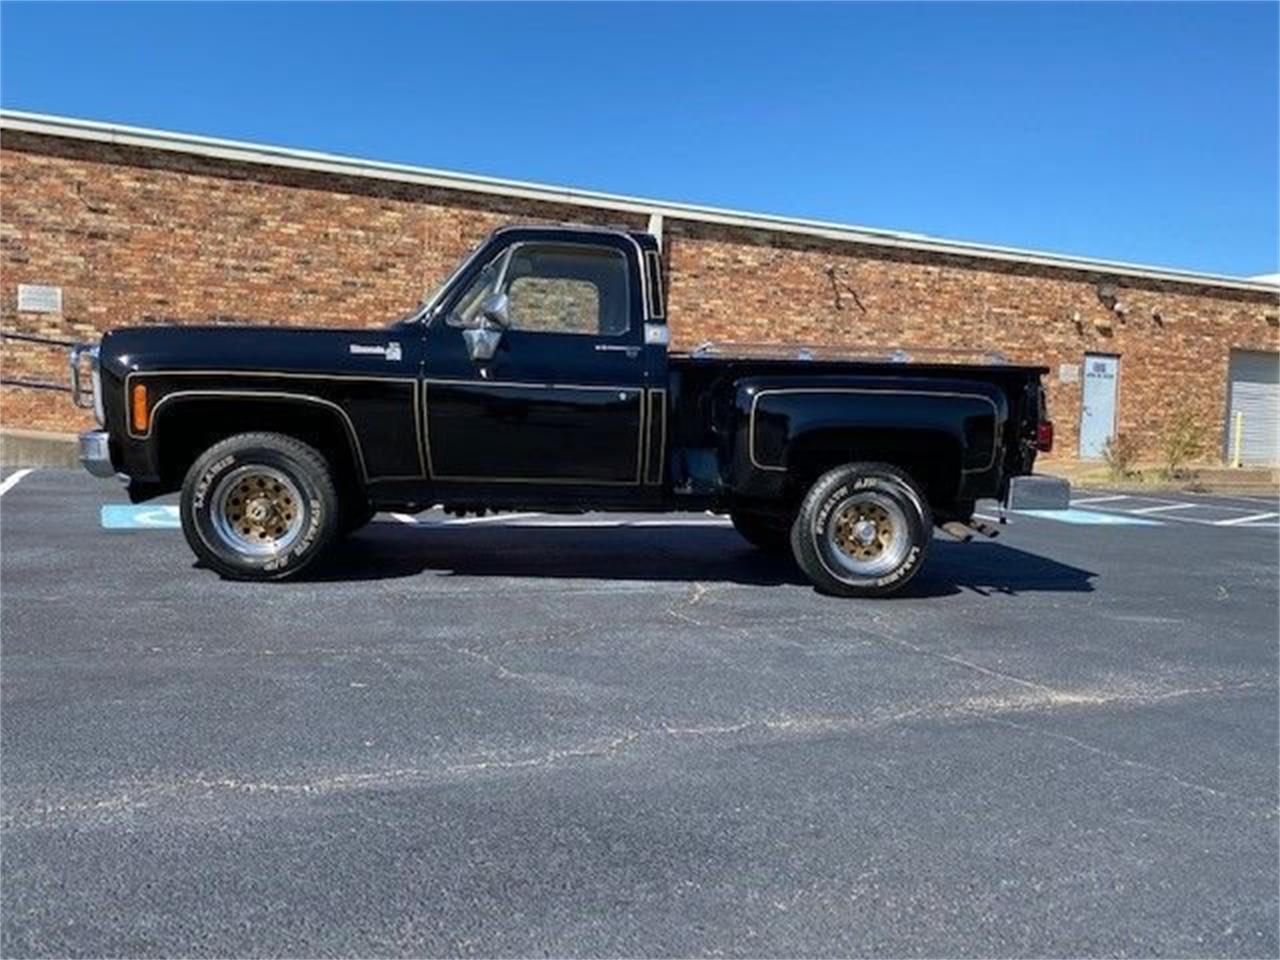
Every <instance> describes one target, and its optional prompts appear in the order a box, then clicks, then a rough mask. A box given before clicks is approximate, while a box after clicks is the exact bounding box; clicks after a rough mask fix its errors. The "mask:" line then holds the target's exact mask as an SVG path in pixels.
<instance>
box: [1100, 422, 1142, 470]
mask: <svg viewBox="0 0 1280 960" xmlns="http://www.w3.org/2000/svg"><path fill="white" fill-rule="evenodd" d="M1102 459H1103V460H1105V461H1106V464H1107V474H1108V475H1109V476H1110V477H1111V479H1112V480H1123V479H1125V478H1126V477H1130V476H1132V475H1133V465H1134V463H1135V462H1136V461H1137V459H1138V443H1137V441H1136V440H1134V439H1133V437H1131V436H1130V435H1129V434H1126V433H1117V434H1114V435H1113V436H1111V437H1110V438H1109V439H1108V440H1107V445H1106V446H1105V447H1103V448H1102Z"/></svg>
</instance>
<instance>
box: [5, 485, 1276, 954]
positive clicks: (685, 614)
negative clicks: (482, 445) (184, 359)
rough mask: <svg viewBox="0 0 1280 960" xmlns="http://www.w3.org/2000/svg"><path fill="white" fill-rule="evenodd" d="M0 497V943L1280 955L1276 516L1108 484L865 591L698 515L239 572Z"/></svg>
mask: <svg viewBox="0 0 1280 960" xmlns="http://www.w3.org/2000/svg"><path fill="white" fill-rule="evenodd" d="M10 479H11V476H10ZM0 486H3V487H7V489H4V490H3V499H2V500H0V549H2V553H3V557H2V561H0V562H2V567H0V576H2V589H3V609H2V613H0V630H2V634H3V636H2V647H0V711H2V713H0V717H2V723H0V762H2V767H3V776H2V782H0V808H2V810H0V841H2V844H0V845H2V850H3V873H2V875H0V914H2V917H0V953H3V955H4V956H6V957H19V956H32V955H41V956H51V955H67V956H89V955H93V956H101V955H108V956H113V955H132V956H172V955H184V956H213V955H289V956H330V955H337V954H358V955H368V956H374V955H377V956H381V955H407V954H418V955H421V954H432V955H439V954H448V955H483V956H499V955H503V956H506V955H521V956H529V955H542V954H552V955H593V956H596V955H645V956H658V955H662V956H669V955H734V956H769V955H812V956H834V955H852V954H858V955H894V956H926V955H933V956H944V955H945V956H956V955H988V956H1003V955H1104V954H1105V955H1108V956H1139V955H1141V956H1150V955H1162V956H1257V957H1269V956H1275V955H1277V953H1280V937H1278V936H1277V919H1278V913H1277V911H1278V907H1280V904H1278V893H1277V890H1278V888H1280V869H1278V866H1277V842H1278V837H1277V811H1278V802H1280V798H1278V783H1277V750H1278V746H1280V745H1278V743H1277V739H1278V729H1280V708H1278V697H1277V652H1278V651H1277V647H1278V640H1277V632H1278V630H1277V600H1278V598H1277V576H1278V574H1277V549H1278V541H1277V526H1276V519H1277V518H1276V516H1275V514H1276V512H1277V511H1278V510H1280V508H1278V507H1277V506H1276V505H1275V503H1274V502H1269V501H1266V500H1265V499H1263V500H1251V499H1230V498H1213V497H1181V496H1168V497H1165V496H1159V497H1153V498H1146V499H1138V500H1135V499H1134V498H1125V497H1124V496H1123V495H1117V494H1114V493H1110V492H1107V491H1090V492H1088V493H1081V494H1078V495H1077V498H1076V503H1075V504H1074V505H1073V509H1072V511H1069V512H1068V514H1069V515H1070V516H1071V517H1072V518H1070V519H1069V518H1067V515H1064V516H1063V517H1060V518H1058V519H1051V518H1047V517H1044V516H1016V517H1014V519H1013V522H1012V523H1011V524H1010V525H1009V526H1008V527H1007V528H1005V530H1004V533H1003V535H1002V536H1001V537H1000V539H998V540H996V541H994V542H981V543H970V544H956V543H951V542H948V541H945V540H942V539H938V540H935V543H934V545H933V548H932V555H931V557H930V560H929V562H928V564H927V566H926V568H925V569H924V570H923V572H922V573H921V574H920V575H919V577H918V578H917V579H916V580H915V581H914V582H913V583H912V584H911V586H910V589H909V591H908V593H907V594H906V595H905V596H902V597H899V598H895V599H891V600H883V601H862V602H860V601H847V600H835V599H829V598H826V597H822V596H819V595H817V594H815V593H814V592H813V591H812V590H811V589H810V588H809V587H808V586H807V585H806V584H805V583H804V582H803V581H802V579H801V577H800V576H799V574H798V573H797V572H796V571H795V570H794V569H793V568H792V566H791V564H789V563H787V562H783V561H780V560H773V559H769V558H767V557H764V556H762V555H760V554H758V553H756V552H755V551H753V550H752V549H751V548H749V547H748V546H747V545H746V544H745V543H744V542H742V541H741V540H739V538H738V537H737V535H736V534H735V533H734V532H733V530H732V529H731V528H728V527H727V526H725V524H724V523H723V521H721V520H720V519H718V518H715V517H709V516H706V515H681V516H674V517H662V516H635V517H615V516H588V517H581V518H575V517H545V516H540V515H525V516H516V517H500V518H496V519H495V518H485V519H484V520H481V521H476V520H469V521H463V522H457V521H455V522H449V521H446V520H445V519H444V518H442V517H440V516H438V515H424V516H423V517H421V518H416V519H415V518H408V517H400V518H397V517H393V516H385V517H380V518H378V520H377V521H375V522H374V523H373V524H372V525H370V526H369V527H368V528H366V529H365V530H364V531H362V532H360V533H359V534H358V535H356V536H355V537H354V538H352V539H351V540H350V541H349V542H348V543H347V544H346V545H345V547H344V548H343V549H342V551H341V552H340V554H339V555H337V556H335V557H334V558H333V559H332V560H331V561H329V562H327V563H326V564H325V565H324V566H323V567H321V568H320V569H319V570H317V571H316V572H315V573H314V575H312V576H310V577H309V578H308V579H307V580H305V581H303V582H296V583H286V584H270V585H247V584H236V583H229V582H223V581H220V580H219V579H218V578H217V577H215V576H213V575H212V574H211V573H209V572H208V571H206V570H202V569H198V568H196V567H194V566H193V561H192V558H191V556H190V554H189V553H188V551H187V548H186V545H185V543H184V542H183V540H182V536H181V533H180V532H179V531H177V530H175V529H172V523H167V522H166V515H167V513H168V511H166V510H165V508H164V507H163V506H160V507H158V508H157V507H154V506H152V507H149V508H148V509H149V511H150V512H147V513H143V514H138V513H136V512H135V513H128V512H124V513H121V512H120V511H115V512H113V511H107V512H106V513H103V511H102V506H103V504H104V503H107V502H113V503H123V498H122V496H121V495H120V492H119V490H118V488H116V487H114V486H113V485H112V484H111V483H110V482H108V481H95V480H93V479H91V478H89V477H87V476H84V475H82V474H80V473H78V472H70V471H67V472H59V471H38V472H34V473H31V474H29V475H26V476H23V477H21V478H20V479H19V480H18V481H16V482H14V483H9V480H8V479H6V480H5V481H4V482H3V483H0ZM1117 496H1118V497H1119V498H1118V499H1111V500H1107V499H1092V498H1106V497H1117ZM1090 500H1091V502H1085V501H1090ZM1147 500H1155V501H1158V502H1150V503H1149V502H1147ZM1173 503H1180V504H1187V505H1186V506H1180V507H1176V508H1174V509H1165V510H1149V509H1146V508H1148V507H1158V506H1162V505H1164V506H1169V505H1171V504H1173ZM1098 517H1104V518H1110V519H1101V520H1099V519H1097V518H1098ZM1226 521H1232V522H1226ZM104 523H106V524H107V525H109V526H113V527H116V528H113V529H104Z"/></svg>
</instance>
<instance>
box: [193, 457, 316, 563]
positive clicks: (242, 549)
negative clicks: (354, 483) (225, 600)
mask: <svg viewBox="0 0 1280 960" xmlns="http://www.w3.org/2000/svg"><path fill="white" fill-rule="evenodd" d="M181 515H182V532H183V534H184V535H185V536H186V538H187V543H188V544H189V545H190V546H191V549H192V551H194V552H195V554H196V556H197V557H198V558H199V559H200V560H202V561H203V562H204V563H205V564H206V565H207V566H209V567H211V568H212V569H214V570H216V571H217V572H218V573H220V574H222V576H224V577H229V578H231V579H234V580H282V579H284V578H285V577H289V576H292V575H294V574H296V573H298V572H300V571H301V570H303V569H304V568H306V567H307V566H308V565H309V564H310V563H311V562H312V561H313V560H315V559H316V557H317V556H319V555H320V554H321V553H323V552H324V550H325V548H326V547H327V546H328V545H329V544H330V543H331V542H332V541H333V540H334V538H335V536H336V535H337V533H338V529H339V524H340V522H341V518H340V511H339V503H338V494H337V491H336V489H335V487H334V482H333V475H332V472H331V468H330V466H329V463H328V461H327V460H325V458H324V457H323V456H322V455H321V454H320V453H319V451H317V450H316V449H314V448H313V447H310V446H308V445H307V444H305V443H302V442H301V441H300V440H296V439H294V438H293V437H289V436H285V435H284V434H279V433H241V434H237V435H236V436H233V437H228V438H227V439H225V440H222V441H219V442H218V443H215V444H214V445H213V446H212V447H210V448H209V449H208V450H206V451H205V452H204V453H203V454H201V455H200V457H198V458H197V459H196V462H195V463H193V464H192V465H191V469H190V470H188V471H187V476H186V479H185V481H184V482H183V484H182V498H181Z"/></svg>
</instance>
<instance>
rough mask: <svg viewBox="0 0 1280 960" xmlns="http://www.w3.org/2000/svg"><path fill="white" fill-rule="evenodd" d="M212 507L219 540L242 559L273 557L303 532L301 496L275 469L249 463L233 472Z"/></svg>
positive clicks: (224, 480) (221, 485)
mask: <svg viewBox="0 0 1280 960" xmlns="http://www.w3.org/2000/svg"><path fill="white" fill-rule="evenodd" d="M212 507H213V509H212V511H211V519H212V520H213V530H214V532H215V533H216V534H217V536H218V538H219V539H220V540H222V542H223V543H224V544H225V545H226V546H228V547H230V548H231V549H232V550H234V551H236V552H237V553H240V554H243V555H245V556H251V557H270V556H274V555H275V554H278V553H281V552H283V551H285V550H288V549H289V547H290V546H291V545H292V544H293V542H294V541H295V540H297V539H298V534H299V533H301V532H302V521H303V514H304V504H303V499H302V494H301V493H299V492H298V488H297V486H296V485H295V484H294V482H293V481H292V480H290V479H289V477H288V476H286V475H285V474H284V473H283V472H282V471H280V470H277V469H276V468H274V467H268V466H263V465H259V464H250V465H248V466H243V467H238V468H237V469H235V470H232V471H231V472H230V473H228V474H227V475H226V476H225V477H223V478H222V479H221V480H220V481H219V483H218V485H217V487H216V488H215V489H214V492H213V499H212Z"/></svg>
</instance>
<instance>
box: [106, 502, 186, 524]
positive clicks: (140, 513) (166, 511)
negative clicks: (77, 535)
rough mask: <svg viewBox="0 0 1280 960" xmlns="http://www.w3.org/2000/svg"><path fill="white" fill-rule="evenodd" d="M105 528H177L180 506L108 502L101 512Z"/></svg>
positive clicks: (179, 521)
mask: <svg viewBox="0 0 1280 960" xmlns="http://www.w3.org/2000/svg"><path fill="white" fill-rule="evenodd" d="M100 516H101V520H102V528H103V529H104V530H176V529H178V528H179V527H181V526H182V521H181V520H180V519H179V518H178V508H177V507H173V506H166V505H163V504H161V505H157V504H138V505H135V504H131V503H107V504H104V505H103V507H102V512H101V514H100Z"/></svg>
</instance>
